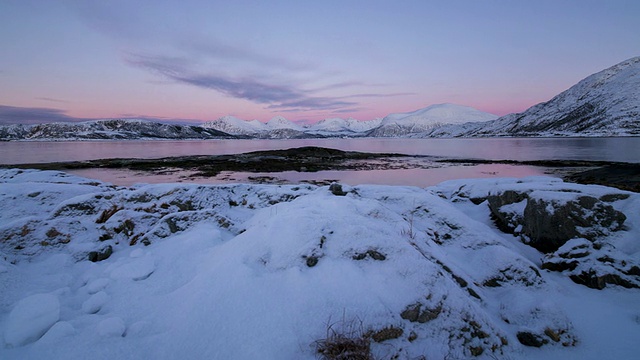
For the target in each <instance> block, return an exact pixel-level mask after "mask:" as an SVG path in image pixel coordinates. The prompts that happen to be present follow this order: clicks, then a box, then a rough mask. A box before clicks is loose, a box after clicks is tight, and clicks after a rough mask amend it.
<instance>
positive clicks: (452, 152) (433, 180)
mask: <svg viewBox="0 0 640 360" xmlns="http://www.w3.org/2000/svg"><path fill="white" fill-rule="evenodd" d="M301 146H321V147H327V148H334V149H339V150H345V151H362V152H376V153H399V154H407V155H427V156H433V157H434V158H446V159H487V160H520V161H524V160H593V161H596V160H597V161H616V162H632V163H640V137H620V138H476V139H397V138H359V139H296V140H204V141H184V140H183V141H164V140H155V141H130V140H129V141H64V142H0V164H5V165H6V164H28V163H48V162H61V161H82V160H95V159H108V158H145V159H151V158H163V157H171V156H187V155H223V154H238V153H244V152H250V151H260V150H278V149H289V148H296V147H301ZM547 170H548V169H545V168H541V167H534V166H522V165H505V164H484V165H476V166H462V165H455V166H452V165H450V164H449V165H444V164H436V163H433V166H431V167H430V168H426V169H424V168H422V169H400V170H371V171H320V172H315V173H298V172H295V171H290V172H284V173H277V174H274V173H261V174H250V173H233V174H231V173H223V174H220V175H219V176H217V177H215V178H193V177H189V174H188V173H186V172H180V173H167V174H149V173H139V172H133V171H128V170H114V169H84V170H75V171H70V172H72V173H74V174H77V175H81V176H85V177H89V178H96V179H99V180H103V181H107V182H112V183H114V184H117V185H131V184H134V183H138V182H145V183H159V182H182V181H187V182H198V183H225V182H248V181H250V180H251V179H249V177H260V176H263V177H276V178H277V179H278V180H283V181H285V182H300V181H320V180H337V181H341V182H344V183H347V184H350V185H357V184H365V183H367V184H387V185H413V186H430V185H435V184H437V183H440V182H442V181H445V180H450V179H459V178H486V177H525V176H532V175H544V174H546V173H548V171H547Z"/></svg>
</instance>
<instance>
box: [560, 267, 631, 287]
mask: <svg viewBox="0 0 640 360" xmlns="http://www.w3.org/2000/svg"><path fill="white" fill-rule="evenodd" d="M570 278H571V280H573V281H574V282H575V283H576V284H582V285H585V286H587V287H590V288H592V289H598V290H602V289H604V288H605V287H606V286H607V284H612V285H620V286H622V287H626V288H640V285H638V284H637V283H634V282H632V281H629V280H627V279H625V278H623V277H622V276H620V275H618V274H598V273H597V272H596V271H594V270H591V271H583V272H581V273H580V274H577V275H571V276H570Z"/></svg>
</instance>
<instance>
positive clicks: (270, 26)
mask: <svg viewBox="0 0 640 360" xmlns="http://www.w3.org/2000/svg"><path fill="white" fill-rule="evenodd" d="M638 16H640V2H637V1H622V0H620V1H608V2H602V1H595V0H585V1H561V2H558V1H551V0H540V1H535V2H525V1H512V2H493V1H488V2H478V1H471V0H468V1H463V0H460V1H450V2H446V3H442V2H431V1H405V2H402V3H395V2H384V1H367V2H366V3H359V2H344V1H322V2H313V3H312V2H300V1H286V0H285V1H279V2H276V3H272V2H257V3H255V2H252V3H251V5H248V4H246V3H245V2H243V1H237V2H231V3H228V4H220V3H219V2H208V1H169V0H166V1H149V2H147V1H136V2H131V1H123V0H115V1H108V2H87V1H74V0H62V1H55V2H53V1H36V0H24V1H23V0H20V1H18V0H7V1H3V2H1V3H0V30H1V31H0V47H1V48H2V49H3V54H2V56H1V57H0V124H6V123H39V122H52V121H80V120H86V119H95V118H123V117H125V118H151V119H159V120H172V121H175V120H182V121H192V122H199V121H207V120H214V119H217V118H219V117H222V116H225V115H233V116H236V117H238V118H242V119H247V120H251V119H258V120H260V121H267V120H269V119H270V118H272V117H274V116H277V115H281V116H284V117H286V118H287V119H289V120H293V121H297V120H303V121H307V122H315V121H318V120H321V119H324V118H331V117H342V118H347V117H353V118H356V119H359V120H370V119H374V118H380V117H384V116H386V115H387V114H389V113H395V112H409V111H413V110H416V109H420V108H424V107H427V106H429V105H433V104H438V103H454V104H460V105H466V106H472V107H475V108H477V109H479V110H482V111H486V112H490V113H494V114H497V115H504V114H507V113H511V112H520V111H523V110H525V109H527V108H528V107H530V106H532V105H535V104H537V103H539V102H542V101H547V100H549V99H551V98H552V97H553V96H555V95H557V94H558V93H559V92H561V91H563V90H566V89H567V88H569V87H570V86H572V85H574V84H575V83H577V82H578V81H579V80H581V79H583V78H584V77H586V76H588V75H590V74H592V73H595V72H597V71H600V70H602V69H604V68H607V67H609V66H612V65H614V64H616V63H618V62H621V61H623V60H626V59H628V58H631V57H633V56H637V55H638V54H640V38H639V37H638V36H637V19H638Z"/></svg>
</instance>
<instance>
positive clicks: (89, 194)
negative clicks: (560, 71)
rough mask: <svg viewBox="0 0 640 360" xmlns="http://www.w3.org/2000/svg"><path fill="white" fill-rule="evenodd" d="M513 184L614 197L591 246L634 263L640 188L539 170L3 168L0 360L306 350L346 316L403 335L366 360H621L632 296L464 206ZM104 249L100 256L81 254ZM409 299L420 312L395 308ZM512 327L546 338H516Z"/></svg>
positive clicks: (302, 355)
mask: <svg viewBox="0 0 640 360" xmlns="http://www.w3.org/2000/svg"><path fill="white" fill-rule="evenodd" d="M514 188H520V189H523V190H524V189H526V190H527V191H529V192H530V194H535V196H539V197H544V198H545V199H557V200H563V199H566V198H567V196H569V197H576V196H580V194H581V193H583V194H589V195H590V196H595V197H601V196H602V195H607V194H618V193H623V194H627V195H628V197H627V198H626V199H620V200H617V201H615V202H613V203H612V206H614V207H615V208H616V209H618V210H620V211H624V212H625V213H626V214H627V217H628V219H627V222H626V223H625V230H623V231H620V232H616V233H613V234H611V235H608V236H607V238H606V239H602V241H606V242H609V243H610V244H612V245H614V246H615V247H616V251H618V252H620V253H621V254H623V255H624V256H625V259H627V260H628V261H631V262H635V263H638V262H640V247H639V246H638V245H637V238H638V235H639V234H640V219H639V218H638V217H637V215H634V214H638V213H640V196H638V194H634V193H625V192H621V191H619V190H615V189H611V188H607V187H602V186H582V185H575V184H566V183H563V182H562V181H560V180H558V179H553V178H548V177H531V178H524V179H506V178H500V179H476V180H454V181H448V182H445V183H442V184H440V185H437V186H433V187H430V188H426V189H423V188H418V187H405V186H382V185H358V186H343V189H344V191H345V192H347V194H346V195H345V196H335V195H333V194H332V193H331V192H330V191H329V190H328V187H317V186H311V185H302V184H301V185H245V184H232V185H222V186H217V185H197V184H156V185H144V184H141V185H136V186H133V187H113V186H111V185H109V184H105V183H101V182H97V181H95V180H89V179H83V178H80V177H72V176H67V175H65V174H63V173H58V172H42V171H32V170H25V171H17V170H1V171H0V204H5V205H3V207H2V212H1V217H0V236H2V238H3V239H6V240H5V241H3V242H0V332H1V333H2V334H3V338H4V342H3V343H0V358H2V359H26V358H29V359H45V358H46V359H67V358H98V359H108V358H159V359H173V358H185V359H199V358H214V359H217V358H226V359H255V358H259V359H314V358H316V354H315V352H314V348H313V344H314V342H315V341H317V340H319V339H322V338H324V337H325V336H326V334H327V327H328V326H329V325H332V326H334V327H335V328H337V329H340V328H349V327H353V326H354V324H355V326H356V327H362V328H363V330H374V331H375V330H379V329H382V328H385V327H388V326H395V327H399V328H400V329H402V330H403V335H402V336H401V337H399V338H397V339H393V340H387V341H385V342H383V343H380V344H378V343H373V345H372V350H373V353H374V355H375V356H376V358H391V357H393V356H396V357H397V358H401V359H404V358H418V357H419V356H422V355H424V356H425V357H426V358H429V359H440V358H445V357H447V358H469V357H472V355H471V350H470V349H471V348H482V349H483V354H481V355H480V356H478V358H479V359H491V358H509V359H536V358H545V359H567V358H576V359H577V358H580V359H599V358H603V357H611V358H633V357H634V356H635V354H637V352H638V350H640V348H639V346H640V345H639V344H638V343H637V339H638V338H640V322H639V321H638V319H640V308H639V307H638V305H637V304H638V301H640V290H638V289H625V288H622V287H617V286H610V287H607V288H605V289H603V290H594V289H589V288H586V287H584V286H581V285H578V284H575V283H573V282H572V281H571V280H569V278H568V277H567V276H566V274H563V273H558V272H550V271H546V270H541V269H540V262H541V259H542V258H543V257H544V254H542V253H540V252H538V251H537V250H535V249H533V248H531V247H529V246H527V245H525V244H523V243H522V242H520V241H519V240H518V238H516V237H513V236H511V235H508V234H504V233H502V232H500V231H499V230H498V229H497V228H496V227H495V225H493V223H492V221H491V219H490V214H489V209H488V208H487V205H486V202H485V203H481V204H480V205H475V204H474V203H472V202H471V201H470V200H469V199H472V198H482V197H486V196H487V195H488V194H489V193H491V192H493V191H498V190H500V189H514ZM30 194H31V196H29V195H30ZM567 194H569V195H567ZM14 199H20V201H15V200H14ZM10 200H11V201H10ZM22 200H25V201H24V202H23V201H22ZM7 203H11V206H9V205H7ZM114 205H115V206H116V208H117V209H118V211H117V212H115V213H113V214H112V215H111V216H110V217H108V219H106V220H104V217H103V216H101V214H103V212H104V211H105V210H109V209H112V208H113V206H114ZM99 218H101V219H102V220H101V221H99V222H98V221H97V220H98V219H99ZM127 221H128V222H127ZM127 224H128V225H127ZM131 224H133V225H131ZM25 227H26V228H27V229H28V231H23V229H24V228H25ZM53 227H55V228H56V229H57V231H58V232H59V233H60V234H57V233H55V234H54V233H53V232H50V231H49V230H50V229H51V228H53ZM47 233H49V235H47ZM105 234H108V235H109V236H110V238H107V237H104V236H103V235H105ZM101 239H102V240H101ZM67 240H68V241H67ZM133 240H135V242H134V241H133ZM43 241H46V243H47V244H46V245H43V243H42V242H43ZM580 241H584V240H580V239H574V240H571V241H570V242H569V243H567V244H568V245H566V246H567V250H571V248H572V246H573V245H576V244H578V245H579V244H580ZM107 245H110V246H112V247H113V253H112V255H111V256H110V257H109V258H107V259H106V260H102V261H99V262H95V263H94V262H90V261H88V257H87V256H88V253H89V252H90V251H97V250H100V249H103V248H105V247H106V246H107ZM489 281H494V282H495V281H497V282H499V283H500V286H497V287H492V286H487V285H486V284H487V282H489ZM473 294H475V295H473ZM416 304H420V306H421V309H423V310H424V309H426V310H429V311H432V312H433V314H436V315H435V316H434V317H433V318H432V319H430V320H429V321H426V322H424V323H421V322H417V321H413V322H412V321H410V320H407V319H406V318H403V317H402V316H401V314H402V313H403V311H405V310H406V309H407V308H409V307H411V306H415V305H416ZM465 329H466V330H465ZM547 329H549V330H547ZM520 331H529V332H532V333H536V334H544V332H545V331H555V332H557V333H559V334H560V335H559V336H560V337H561V341H560V343H555V342H554V341H552V340H549V343H548V344H546V345H544V346H543V347H541V348H531V347H526V346H524V345H522V344H520V342H519V341H518V339H517V337H516V334H517V333H518V332H520ZM412 333H415V334H416V335H417V338H416V339H415V340H412V341H410V340H409V338H408V337H409V335H410V334H412ZM562 342H566V343H567V344H569V345H572V344H573V343H574V342H575V345H573V346H567V347H563V346H562V344H561V343H562ZM492 349H494V350H492Z"/></svg>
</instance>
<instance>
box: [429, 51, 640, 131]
mask: <svg viewBox="0 0 640 360" xmlns="http://www.w3.org/2000/svg"><path fill="white" fill-rule="evenodd" d="M429 135H430V136H454V137H455V136H554V135H561V136H562V135H564V136H619V135H633V136H638V135H640V57H635V58H632V59H629V60H626V61H623V62H621V63H619V64H617V65H614V66H612V67H610V68H608V69H605V70H603V71H600V72H598V73H596V74H593V75H591V76H589V77H587V78H586V79H584V80H582V81H580V82H579V83H578V84H576V85H574V86H572V87H571V88H569V89H568V90H566V91H564V92H562V93H560V94H559V95H557V96H556V97H554V98H553V99H551V100H549V101H547V102H544V103H540V104H537V105H535V106H532V107H531V108H529V109H527V110H526V111H524V112H522V113H518V114H509V115H505V116H503V117H501V118H499V119H497V120H495V121H491V122H488V123H484V124H469V125H466V126H465V127H459V126H448V127H444V128H441V129H437V130H435V131H433V132H432V133H430V134H429Z"/></svg>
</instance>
